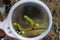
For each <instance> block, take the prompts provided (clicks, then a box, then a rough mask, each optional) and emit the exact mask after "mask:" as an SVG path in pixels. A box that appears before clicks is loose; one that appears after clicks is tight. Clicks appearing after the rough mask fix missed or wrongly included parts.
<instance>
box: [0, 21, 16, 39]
mask: <svg viewBox="0 0 60 40" xmlns="http://www.w3.org/2000/svg"><path fill="white" fill-rule="evenodd" d="M0 29H2V30H3V31H4V32H5V34H6V35H8V36H10V37H14V38H15V37H16V36H15V35H14V34H13V33H12V32H11V29H9V28H8V22H7V20H4V21H3V22H0Z"/></svg>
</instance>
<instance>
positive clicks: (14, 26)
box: [0, 0, 52, 40]
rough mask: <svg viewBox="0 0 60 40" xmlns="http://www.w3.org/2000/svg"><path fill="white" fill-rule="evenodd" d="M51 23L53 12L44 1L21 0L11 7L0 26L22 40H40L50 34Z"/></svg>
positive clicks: (11, 35) (9, 34)
mask: <svg viewBox="0 0 60 40" xmlns="http://www.w3.org/2000/svg"><path fill="white" fill-rule="evenodd" d="M51 25H52V15H51V12H50V10H49V8H48V7H47V6H46V5H45V4H44V3H43V2H41V1H39V0H21V1H18V2H17V3H16V4H15V5H14V6H13V7H12V8H11V9H10V11H9V14H8V16H7V18H6V19H5V20H4V21H3V22H2V23H1V24H0V28H1V29H3V30H4V31H5V33H6V34H7V35H8V36H10V37H14V38H17V39H20V40H40V39H42V38H44V37H45V36H46V35H47V34H48V32H49V31H50V29H51V27H52V26H51Z"/></svg>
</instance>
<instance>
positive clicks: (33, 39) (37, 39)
mask: <svg viewBox="0 0 60 40" xmlns="http://www.w3.org/2000/svg"><path fill="white" fill-rule="evenodd" d="M27 2H32V3H36V4H38V5H40V6H42V7H43V8H44V9H45V10H46V12H47V13H48V16H49V25H48V28H47V29H46V31H44V32H43V33H42V34H41V35H40V36H37V37H34V38H26V37H22V36H21V35H18V33H16V31H15V30H14V28H13V26H12V15H13V12H14V10H15V8H17V7H18V6H19V5H21V4H23V3H27ZM8 22H9V26H10V28H11V30H12V32H13V34H14V35H15V37H16V38H18V39H22V40H39V39H42V38H44V37H45V36H46V35H47V34H48V32H49V31H50V29H51V27H52V15H51V12H50V10H49V8H48V7H47V6H46V5H45V4H44V3H43V2H41V1H38V0H21V1H18V2H17V3H16V4H15V5H14V6H13V7H12V8H11V10H10V11H9V14H8Z"/></svg>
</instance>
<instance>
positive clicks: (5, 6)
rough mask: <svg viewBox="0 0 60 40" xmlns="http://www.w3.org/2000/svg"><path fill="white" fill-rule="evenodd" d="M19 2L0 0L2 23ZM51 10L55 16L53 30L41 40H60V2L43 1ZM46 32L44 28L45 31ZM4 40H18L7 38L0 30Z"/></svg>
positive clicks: (58, 0) (52, 0) (56, 0)
mask: <svg viewBox="0 0 60 40" xmlns="http://www.w3.org/2000/svg"><path fill="white" fill-rule="evenodd" d="M18 1H19V0H0V23H1V22H2V21H3V20H4V19H5V18H6V17H7V15H8V12H9V10H10V8H11V7H12V6H13V5H14V4H15V3H16V2H18ZM41 1H43V2H44V3H45V4H46V5H47V6H48V7H49V9H50V10H51V12H52V16H53V24H52V29H51V30H50V32H49V33H48V34H47V36H46V37H45V38H43V39H41V40H46V39H47V40H60V0H41ZM42 30H44V27H43V29H42ZM2 38H3V39H4V40H18V39H15V38H11V37H9V36H7V35H6V34H5V33H4V31H3V30H1V29H0V39H2Z"/></svg>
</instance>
